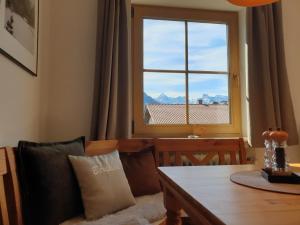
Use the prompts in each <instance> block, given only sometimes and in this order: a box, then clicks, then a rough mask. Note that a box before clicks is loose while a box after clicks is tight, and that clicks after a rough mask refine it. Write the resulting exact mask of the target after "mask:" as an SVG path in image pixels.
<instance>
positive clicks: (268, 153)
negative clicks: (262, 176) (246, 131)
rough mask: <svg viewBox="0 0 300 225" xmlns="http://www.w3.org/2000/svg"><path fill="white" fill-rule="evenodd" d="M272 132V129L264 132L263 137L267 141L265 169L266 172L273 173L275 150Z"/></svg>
mask: <svg viewBox="0 0 300 225" xmlns="http://www.w3.org/2000/svg"><path fill="white" fill-rule="evenodd" d="M271 132H272V128H269V130H267V131H265V132H263V134H262V136H263V138H264V139H265V143H264V144H265V153H264V169H265V170H266V171H272V166H273V148H272V139H271V137H270V134H271Z"/></svg>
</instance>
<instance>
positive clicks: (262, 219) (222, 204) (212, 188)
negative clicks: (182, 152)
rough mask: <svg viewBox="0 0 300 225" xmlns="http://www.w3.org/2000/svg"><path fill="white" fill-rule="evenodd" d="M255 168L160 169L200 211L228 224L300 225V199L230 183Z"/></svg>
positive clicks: (294, 196)
mask: <svg viewBox="0 0 300 225" xmlns="http://www.w3.org/2000/svg"><path fill="white" fill-rule="evenodd" d="M254 169H257V168H255V167H254V166H253V165H231V166H193V167H160V168H159V173H160V175H161V178H162V179H164V180H165V181H167V182H168V183H169V184H170V185H171V186H172V187H173V188H174V190H176V192H178V193H179V194H181V195H182V196H188V197H190V199H189V202H190V204H191V205H192V206H193V207H194V208H195V209H196V210H198V211H199V212H201V213H203V212H204V214H207V215H209V216H211V215H213V216H214V217H216V219H217V220H218V221H220V224H222V223H223V224H228V225H262V224H263V225H266V224H268V225H292V224H293V225H296V224H297V225H299V224H300V196H299V195H292V194H281V193H274V192H268V191H263V190H258V189H253V188H249V187H245V186H242V185H239V184H236V183H233V182H231V181H230V175H231V174H233V173H235V172H238V171H249V170H254Z"/></svg>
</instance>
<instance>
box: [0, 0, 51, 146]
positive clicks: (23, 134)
mask: <svg viewBox="0 0 300 225" xmlns="http://www.w3.org/2000/svg"><path fill="white" fill-rule="evenodd" d="M40 2H41V3H40V27H41V29H40V40H39V41H40V49H39V50H40V52H41V54H39V71H38V77H33V76H31V75H30V74H29V73H27V72H26V71H24V70H23V69H22V68H20V67H19V66H17V65H16V64H14V63H13V62H12V61H10V60H9V59H7V58H6V57H4V56H3V55H1V54H0V146H4V145H11V146H15V145H16V144H17V142H18V140H20V139H27V140H39V138H40V96H41V95H40V93H41V89H40V88H41V81H42V77H43V72H44V71H45V70H44V69H45V68H44V65H45V63H44V62H45V60H46V58H47V54H46V52H47V50H46V49H47V40H46V38H45V37H47V35H48V29H47V27H48V22H49V20H48V19H49V14H48V7H49V5H48V1H40Z"/></svg>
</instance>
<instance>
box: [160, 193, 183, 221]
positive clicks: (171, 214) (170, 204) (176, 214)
mask: <svg viewBox="0 0 300 225" xmlns="http://www.w3.org/2000/svg"><path fill="white" fill-rule="evenodd" d="M164 202H165V207H166V209H167V219H166V225H182V221H181V213H180V210H181V207H180V206H179V204H178V203H177V201H176V199H175V198H174V196H173V195H172V193H170V192H169V191H168V189H166V188H164Z"/></svg>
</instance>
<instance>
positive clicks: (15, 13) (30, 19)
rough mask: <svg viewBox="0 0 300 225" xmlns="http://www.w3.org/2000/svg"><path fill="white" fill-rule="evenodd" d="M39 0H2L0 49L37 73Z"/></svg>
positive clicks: (26, 68)
mask: <svg viewBox="0 0 300 225" xmlns="http://www.w3.org/2000/svg"><path fill="white" fill-rule="evenodd" d="M38 22H39V0H0V51H1V53H2V54H4V55H5V56H7V57H8V58H10V59H11V60H12V61H14V62H15V63H16V64H18V65H19V66H21V67H22V68H24V69H25V70H27V71H28V72H30V73H31V74H32V75H37V59H38V24H39V23H38Z"/></svg>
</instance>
